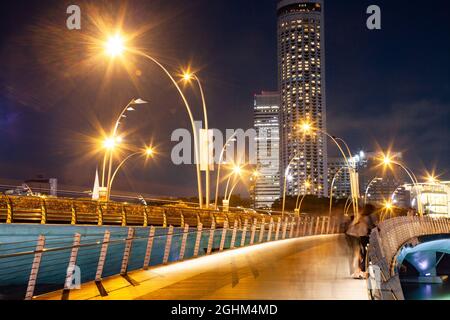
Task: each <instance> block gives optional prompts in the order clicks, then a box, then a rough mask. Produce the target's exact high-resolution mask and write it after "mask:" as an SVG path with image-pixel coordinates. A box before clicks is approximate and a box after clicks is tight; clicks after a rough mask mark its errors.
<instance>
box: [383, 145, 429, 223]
mask: <svg viewBox="0 0 450 320" xmlns="http://www.w3.org/2000/svg"><path fill="white" fill-rule="evenodd" d="M381 164H382V165H384V166H385V167H388V168H391V167H392V165H396V166H398V167H400V168H401V169H403V170H404V171H405V172H406V174H407V175H408V176H409V178H410V179H411V181H412V183H413V185H414V187H415V189H416V191H417V207H418V211H419V215H420V216H423V208H422V200H421V195H420V189H419V181H418V180H417V177H416V175H415V174H414V172H412V171H411V170H410V169H409V168H407V167H406V166H405V165H403V164H402V163H400V162H398V161H397V160H395V159H394V158H393V157H391V156H390V155H389V154H386V155H383V157H382V158H381Z"/></svg>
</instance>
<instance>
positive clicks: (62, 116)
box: [0, 0, 450, 196]
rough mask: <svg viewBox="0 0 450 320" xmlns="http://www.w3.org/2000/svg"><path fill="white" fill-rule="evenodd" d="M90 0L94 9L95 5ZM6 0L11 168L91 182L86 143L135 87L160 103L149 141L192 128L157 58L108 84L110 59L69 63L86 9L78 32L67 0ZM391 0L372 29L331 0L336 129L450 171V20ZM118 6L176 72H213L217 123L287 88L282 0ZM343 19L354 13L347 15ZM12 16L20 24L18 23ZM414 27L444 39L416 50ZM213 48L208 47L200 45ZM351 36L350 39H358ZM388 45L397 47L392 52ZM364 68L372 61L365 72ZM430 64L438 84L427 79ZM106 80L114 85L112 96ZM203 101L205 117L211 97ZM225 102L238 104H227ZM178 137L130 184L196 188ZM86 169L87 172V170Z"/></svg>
mask: <svg viewBox="0 0 450 320" xmlns="http://www.w3.org/2000/svg"><path fill="white" fill-rule="evenodd" d="M83 4H84V3H83V2H82V3H81V8H82V10H88V7H87V6H83ZM100 4H101V2H100ZM447 5H448V4H446V3H445V2H443V3H442V5H441V6H443V7H445V6H447ZM7 6H8V7H10V15H9V16H7V17H5V18H4V19H2V23H3V26H4V27H3V28H2V30H3V32H2V33H1V34H0V37H1V39H3V43H5V44H6V42H5V41H8V42H7V43H8V45H3V46H2V50H1V51H0V55H1V57H2V59H3V61H7V63H5V64H3V65H2V70H1V71H2V72H1V77H0V78H1V79H0V82H1V90H2V96H1V100H0V124H1V126H0V130H1V134H2V136H3V137H4V139H2V143H1V144H0V151H1V152H0V154H1V158H0V164H1V166H0V170H1V171H0V172H1V175H0V176H1V177H2V178H5V179H10V180H18V181H20V180H28V179H33V178H35V177H36V176H38V175H44V176H45V177H48V178H50V177H56V178H58V180H59V182H60V183H61V184H63V185H71V186H84V187H85V188H87V187H91V185H92V183H93V175H94V173H95V170H96V167H97V166H99V164H98V163H99V162H100V161H96V159H95V157H97V156H95V155H92V154H90V153H89V152H90V151H89V150H87V149H89V148H86V141H87V139H86V138H87V137H92V136H95V135H96V134H98V132H99V128H100V127H101V128H102V129H103V130H110V128H109V123H110V122H111V121H110V120H111V119H112V118H113V117H115V115H116V114H117V113H118V112H119V111H120V110H119V109H120V108H121V107H122V105H123V104H125V103H126V102H127V101H128V100H129V98H130V96H143V98H147V99H148V100H150V102H151V103H150V105H149V106H148V108H151V110H152V111H151V112H150V113H148V112H143V113H140V114H139V115H131V116H130V118H129V121H130V122H129V123H130V125H132V126H133V127H134V128H136V130H137V131H138V133H139V134H138V136H139V137H142V139H144V140H145V139H147V137H149V139H153V140H154V141H155V142H158V141H167V138H168V137H170V134H171V133H172V131H173V130H175V129H176V128H180V127H184V128H188V124H189V123H188V121H187V120H188V119H187V118H186V116H185V115H184V114H182V113H181V112H178V111H179V110H180V107H179V102H178V100H177V99H172V98H171V97H168V96H167V94H166V93H167V90H170V89H169V86H170V84H169V83H167V82H161V81H160V80H158V79H157V77H154V76H150V77H149V76H148V75H151V74H155V70H154V69H153V68H152V67H150V66H148V65H146V64H142V63H141V64H138V65H136V66H135V70H133V71H131V72H132V77H131V78H129V76H128V74H127V73H126V72H125V71H124V70H123V69H122V68H119V67H115V68H114V70H113V71H112V75H111V77H110V79H109V80H108V82H107V84H104V85H102V86H98V84H99V83H103V82H104V80H102V77H103V75H104V70H105V68H104V67H106V66H102V65H101V64H100V65H98V66H97V67H96V68H88V67H86V66H82V65H79V66H77V67H76V68H72V67H70V68H69V64H70V63H74V64H75V65H76V62H77V59H78V58H80V57H84V56H85V54H81V55H78V54H77V53H78V52H80V53H81V52H83V51H84V47H83V45H79V48H77V46H76V45H75V44H76V43H77V41H79V37H80V35H82V34H83V32H84V33H89V32H91V31H92V29H91V26H90V24H89V23H88V22H87V21H86V20H87V18H86V17H85V16H84V18H83V22H84V24H83V26H82V30H80V31H70V32H68V31H64V30H63V29H64V27H65V19H66V17H67V15H66V14H65V8H66V7H67V6H66V4H65V3H61V4H59V5H57V6H53V5H47V4H42V5H41V3H40V2H33V1H28V2H27V3H26V6H27V8H29V9H30V8H33V9H34V10H20V9H21V8H22V7H23V6H25V4H21V3H20V2H17V3H16V4H12V3H11V4H8V5H7ZM380 6H381V7H382V8H383V28H382V30H379V31H369V30H368V29H367V28H366V26H365V20H366V18H367V15H366V14H365V9H366V8H367V5H366V4H365V3H363V2H357V1H355V2H351V1H349V2H346V3H345V4H339V5H337V4H335V3H334V2H331V3H327V4H326V12H325V15H326V16H325V20H326V34H325V39H327V47H326V61H327V74H328V79H327V99H328V102H329V103H328V104H329V106H328V108H327V109H328V110H327V111H328V113H329V114H328V118H329V119H333V120H332V121H329V123H328V131H330V132H331V133H333V134H336V135H338V136H345V137H346V138H347V140H348V142H349V144H350V145H351V146H352V149H355V150H352V151H354V152H357V151H358V150H359V149H367V150H374V149H376V148H377V147H379V148H380V149H387V148H388V147H389V146H390V145H392V146H393V148H394V149H396V150H401V151H403V152H404V155H405V159H406V160H407V162H408V163H410V165H411V166H412V167H414V168H415V169H416V170H418V171H420V172H424V171H425V170H428V171H432V170H436V173H438V174H443V175H444V177H445V176H446V174H447V168H448V167H450V165H449V164H448V158H449V156H448V154H449V150H448V147H447V144H446V143H445V141H446V139H447V138H446V137H448V125H447V124H448V120H447V119H448V118H449V117H448V109H449V108H448V104H449V100H450V99H449V97H448V92H449V91H448V87H449V79H448V72H446V71H447V70H448V67H446V65H448V63H446V58H445V57H446V55H445V53H446V52H448V44H447V43H446V42H441V41H438V39H440V38H443V37H444V35H440V34H441V33H443V32H444V30H445V19H436V20H435V21H434V22H433V25H431V24H430V25H429V26H428V25H427V24H428V23H429V22H424V23H425V26H424V27H419V26H415V25H411V24H410V23H409V22H408V21H409V20H408V19H407V17H408V16H412V15H415V12H416V11H417V10H419V9H418V8H417V6H414V5H407V6H402V4H401V1H398V2H396V3H392V2H386V1H381V2H380ZM206 7H207V8H208V14H203V13H199V8H206ZM117 8H122V9H121V10H123V11H124V12H126V14H125V17H126V18H125V19H124V24H125V26H126V27H127V29H130V30H133V28H134V27H135V26H136V25H137V24H138V23H141V22H144V21H145V22H146V24H149V27H148V28H149V29H150V31H149V32H147V33H145V35H141V36H140V38H139V39H138V40H137V41H136V42H138V43H139V44H140V45H142V46H146V47H148V48H150V49H151V50H152V52H154V53H155V54H157V55H158V56H161V57H162V59H163V61H165V62H166V63H168V65H169V66H170V67H171V68H173V69H174V70H177V69H179V68H182V67H184V66H185V65H187V64H191V66H192V68H194V69H198V70H199V71H200V72H201V74H202V76H203V78H204V79H205V84H206V88H205V91H206V94H207V98H208V99H209V104H210V106H211V107H210V117H211V120H210V122H211V126H212V127H215V128H218V129H221V130H225V129H226V128H244V129H247V128H251V127H252V125H253V124H252V113H251V110H249V109H248V105H249V103H251V99H252V97H253V95H254V93H255V92H259V91H260V90H261V89H265V90H276V88H277V48H276V43H277V17H276V3H275V2H274V1H259V2H258V11H255V10H256V9H255V3H253V2H248V3H244V4H243V3H238V2H230V3H229V4H228V5H227V6H224V5H223V3H220V2H217V3H214V4H211V3H208V5H207V6H204V5H203V2H202V1H200V0H199V1H194V2H192V3H191V4H189V5H188V4H183V5H180V6H177V8H178V9H177V10H175V11H173V10H171V8H172V6H169V5H165V4H164V1H154V2H152V3H144V2H142V3H139V1H137V2H136V3H135V4H134V5H133V6H128V7H127V8H126V9H123V7H122V6H121V5H120V3H119V2H117V3H115V4H114V2H110V3H109V5H105V6H104V9H103V12H104V13H105V14H106V15H107V14H108V12H113V11H114V10H115V9H117ZM237 8H239V10H236V9H237ZM399 8H402V9H401V10H399ZM144 9H145V10H144ZM31 11H36V12H39V13H41V14H42V15H37V16H33V17H32V16H31V15H30V14H29V13H27V12H31ZM447 11H448V10H447ZM61 12H63V14H60V13H61ZM143 12H146V13H145V14H144V13H143ZM444 12H446V10H442V13H438V14H444ZM39 17H45V18H39ZM342 17H346V18H347V19H346V21H348V23H346V24H343V23H342V22H341V21H342ZM52 18H54V19H52ZM12 20H14V21H17V23H15V24H12V23H10V21H12ZM51 20H54V21H56V22H57V23H56V22H53V21H51ZM148 21H150V23H149V22H148ZM213 21H215V22H213ZM402 21H403V22H402ZM430 23H431V22H430ZM394 24H395V28H394V27H393V26H394ZM14 25H15V27H13V26H14ZM206 25H208V28H205V26H206ZM411 28H413V30H415V31H414V32H410V33H408V34H416V35H417V36H418V37H421V35H422V33H423V32H424V31H423V30H426V29H433V30H434V32H433V33H432V34H427V37H432V38H430V41H434V42H436V41H437V43H439V44H440V45H441V46H442V50H434V51H428V50H425V48H423V49H422V48H417V47H414V50H411V48H412V47H413V46H415V38H413V37H412V36H410V35H409V36H404V35H402V36H400V34H401V33H402V32H404V31H405V32H406V30H408V32H409V31H410V30H411ZM238 29H239V30H240V31H241V33H240V34H241V35H243V34H251V35H252V36H251V37H249V38H248V39H246V40H245V41H244V40H243V38H242V37H237V36H236V35H235V32H234V30H238ZM257 30H258V32H257ZM60 31H61V33H63V34H66V35H67V37H66V39H64V37H61V36H58V38H57V39H58V40H57V41H55V40H54V39H53V38H52V35H53V34H58V33H59V32H60ZM67 32H68V33H67ZM198 35H201V36H200V37H199V36H198ZM347 35H351V37H347ZM168 39H172V40H173V41H172V40H170V41H169V40H168ZM200 39H202V41H200ZM218 39H221V41H219V40H218ZM249 39H250V40H249ZM434 39H436V41H435V40H434ZM65 44H70V48H71V49H70V50H69V53H67V52H65V51H64V50H61V48H62V47H63V46H64V45H65ZM155 44H158V45H157V46H155ZM202 47H203V48H206V50H203V49H199V48H202ZM350 47H351V48H352V49H351V50H347V49H346V48H350ZM31 48H33V50H30V49H31ZM177 52H183V54H178V53H177ZM254 52H258V54H257V55H255V54H254ZM384 56H389V59H383V57H384ZM231 57H233V58H231ZM247 57H252V58H251V59H250V58H247ZM78 60H79V59H78ZM416 61H421V63H419V64H418V63H416ZM12 66H14V67H12ZM361 68H364V70H365V71H364V73H360V72H359V70H361ZM138 75H141V76H138ZM422 75H423V76H424V77H426V78H427V79H428V81H427V82H423V81H421V79H422ZM124 76H125V77H124ZM119 78H121V79H120V80H118V79H119ZM124 78H127V79H126V80H124ZM37 79H39V81H37ZM136 83H138V88H136V87H135V84H136ZM63 84H64V86H63ZM66 84H67V85H66ZM99 90H100V91H101V92H103V93H104V94H101V95H100V94H99V92H100V91H99ZM80 92H82V93H83V95H80V94H79V93H80ZM380 92H382V93H383V94H381V95H380V94H378V93H380ZM197 98H198V97H197ZM197 101H198V100H197ZM197 105H199V101H198V103H197ZM194 109H195V110H196V111H195V112H196V115H197V118H200V108H197V106H195V108H194ZM223 109H227V110H229V111H230V112H227V114H225V115H224V114H223V113H222V112H221V110H223ZM149 110H150V109H149ZM418 119H420V120H418ZM163 123H164V125H162V124H163ZM361 126H363V127H364V129H363V130H362V129H361ZM55 132H58V134H56V135H55V134H54V133H55ZM142 142H144V141H142ZM145 142H147V141H145ZM137 143H139V144H140V143H141V141H137ZM17 145H21V147H20V148H17V147H16V146H17ZM172 147H173V145H172V144H170V143H167V142H164V143H161V145H160V146H159V150H160V151H161V152H160V153H161V156H160V158H159V160H157V161H156V163H154V164H152V166H153V167H149V166H147V167H145V168H143V167H142V166H141V165H139V164H137V163H136V164H130V166H129V167H127V168H126V169H125V172H126V173H127V176H124V177H122V178H119V179H118V181H117V186H118V188H119V190H128V189H130V188H131V189H132V190H134V191H135V192H145V193H149V194H155V195H171V194H172V191H175V192H174V193H176V194H180V195H185V196H192V195H193V194H194V192H193V190H192V182H191V181H192V178H193V177H194V176H193V172H192V170H187V168H184V167H183V166H180V167H178V166H174V165H172V164H171V163H170V161H166V160H168V159H169V157H170V150H171V148H172ZM42 155H48V157H43V156H42ZM88 155H89V156H88ZM336 155H337V151H336V150H335V148H333V147H330V156H336ZM73 168H83V170H81V172H80V173H77V174H74V173H73V170H72V169H73ZM77 171H80V170H77ZM186 171H187V172H186ZM447 176H448V174H447ZM144 177H152V179H147V178H144ZM174 188H175V189H174ZM240 192H241V193H245V190H244V189H242V190H240Z"/></svg>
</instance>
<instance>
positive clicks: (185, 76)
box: [183, 71, 217, 208]
mask: <svg viewBox="0 0 450 320" xmlns="http://www.w3.org/2000/svg"><path fill="white" fill-rule="evenodd" d="M183 80H184V81H186V82H191V81H192V80H194V81H195V82H196V83H197V85H198V88H199V90H200V96H201V99H202V107H203V118H204V121H205V132H206V146H204V147H205V149H206V150H205V151H204V152H206V157H207V159H206V167H205V178H206V183H205V189H206V190H205V191H206V192H205V197H206V208H209V205H210V192H211V190H210V168H209V165H210V160H211V159H210V148H209V144H210V140H209V122H208V109H207V106H206V97H205V92H204V90H203V86H202V83H201V81H200V79H199V78H198V77H197V75H196V74H195V73H192V72H190V71H185V72H184V73H183ZM202 160H203V158H202ZM216 191H217V190H216ZM215 207H217V197H216V202H215Z"/></svg>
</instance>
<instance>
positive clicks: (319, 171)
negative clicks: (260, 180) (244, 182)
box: [277, 0, 328, 197]
mask: <svg viewBox="0 0 450 320" xmlns="http://www.w3.org/2000/svg"><path fill="white" fill-rule="evenodd" d="M277 9H278V11H277V14H278V85H279V92H280V102H281V105H280V161H281V168H282V169H281V173H282V174H281V177H280V178H281V183H284V179H285V177H286V178H287V194H288V195H297V194H299V193H300V194H305V193H307V194H312V195H317V196H319V197H327V196H328V169H327V140H326V137H325V136H324V135H322V134H312V135H303V134H302V133H301V132H300V130H299V125H300V124H301V122H302V121H308V122H310V123H311V124H312V125H314V126H315V127H317V128H320V129H322V130H325V131H326V99H325V43H324V12H323V9H324V6H323V1H322V0H303V1H302V0H279V1H278V6H277ZM306 185H310V188H307V187H306Z"/></svg>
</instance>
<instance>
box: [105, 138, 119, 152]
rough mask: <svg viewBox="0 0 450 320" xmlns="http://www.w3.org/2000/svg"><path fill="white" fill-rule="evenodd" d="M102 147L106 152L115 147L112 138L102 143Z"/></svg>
mask: <svg viewBox="0 0 450 320" xmlns="http://www.w3.org/2000/svg"><path fill="white" fill-rule="evenodd" d="M103 147H104V148H105V149H108V150H112V149H114V148H115V147H116V140H115V139H114V138H108V139H106V140H105V141H103Z"/></svg>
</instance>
